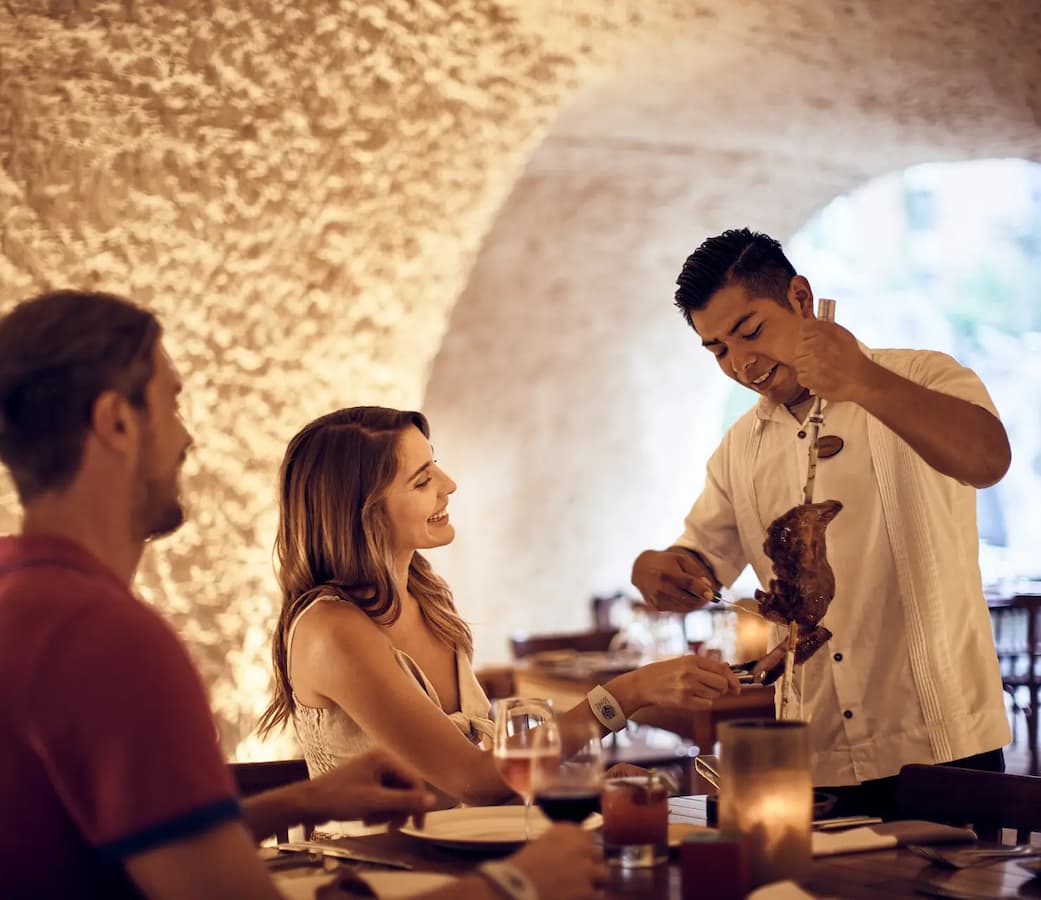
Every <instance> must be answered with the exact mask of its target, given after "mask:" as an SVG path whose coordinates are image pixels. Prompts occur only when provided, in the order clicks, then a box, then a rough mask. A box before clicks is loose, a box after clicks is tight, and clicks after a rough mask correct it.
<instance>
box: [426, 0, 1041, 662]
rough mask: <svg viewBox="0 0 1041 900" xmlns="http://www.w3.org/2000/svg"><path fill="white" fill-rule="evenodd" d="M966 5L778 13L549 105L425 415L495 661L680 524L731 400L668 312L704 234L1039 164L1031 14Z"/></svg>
mask: <svg viewBox="0 0 1041 900" xmlns="http://www.w3.org/2000/svg"><path fill="white" fill-rule="evenodd" d="M958 6H959V8H958V9H957V11H954V10H952V9H951V8H950V7H949V6H945V5H942V4H934V5H924V6H923V5H920V4H916V5H915V7H914V9H913V10H912V9H906V8H905V9H903V10H900V11H899V12H898V10H897V8H896V7H895V6H893V5H890V4H874V5H873V6H872V12H871V13H870V14H869V13H868V12H867V11H866V10H865V9H864V8H862V7H857V8H856V9H854V8H853V7H851V6H847V7H843V8H836V9H834V10H831V11H824V10H823V9H819V8H818V7H814V8H813V10H812V11H811V9H810V8H809V5H806V6H805V7H803V6H802V5H799V4H789V5H787V6H786V7H785V8H784V9H778V10H777V15H776V16H775V17H773V18H772V19H771V21H770V23H769V24H768V23H766V22H761V23H760V25H759V27H756V28H753V29H752V30H751V31H749V32H747V33H741V34H736V33H735V34H732V35H727V36H724V37H723V38H718V37H717V38H716V40H714V41H713V42H712V43H711V44H709V43H706V45H705V46H704V47H703V48H702V49H701V52H695V50H694V48H693V46H691V47H690V48H689V49H688V51H687V55H686V56H685V55H684V53H683V52H682V51H681V50H679V49H676V48H673V49H672V50H661V51H660V52H659V53H658V55H656V57H655V58H654V59H646V58H640V59H638V60H635V61H632V62H630V64H629V66H628V67H627V68H625V69H624V70H623V71H621V72H620V73H619V74H618V75H617V76H616V77H615V78H614V79H613V80H611V81H607V82H604V83H602V84H599V85H597V86H595V87H591V88H589V89H587V90H585V91H584V92H582V93H581V94H580V95H579V96H578V97H577V98H576V99H575V100H574V101H573V102H572V103H571V104H570V105H569V106H568V107H567V108H565V110H564V111H563V112H562V114H561V115H560V117H559V118H558V120H557V121H556V122H555V124H554V126H553V128H552V129H551V130H550V132H549V134H548V136H547V138H546V140H545V141H544V143H543V144H542V145H541V146H540V147H539V149H538V150H537V151H536V153H535V154H534V156H533V158H532V160H531V161H530V163H529V165H528V167H527V169H526V171H525V173H524V175H523V177H522V178H521V179H520V180H519V181H518V183H517V185H516V187H515V188H514V190H513V193H512V195H511V196H510V198H509V199H508V201H507V202H506V204H505V205H504V207H503V209H502V211H501V213H500V215H499V218H498V220H497V221H496V224H495V226H494V228H493V229H492V231H491V232H490V234H489V235H488V238H487V239H486V241H485V245H484V248H483V249H482V251H481V254H480V256H479V257H478V259H477V263H476V266H475V268H474V271H473V275H472V276H471V279H470V283H469V285H468V287H467V289H466V291H465V292H464V293H463V295H462V297H461V298H460V300H459V302H458V303H457V304H456V306H455V308H454V310H453V314H452V318H451V321H450V325H449V329H448V333H447V335H446V337H445V340H444V342H443V345H442V347H441V351H440V353H439V355H438V357H437V359H436V361H435V364H434V368H433V372H432V375H431V379H430V383H429V386H428V388H427V395H426V402H425V405H424V408H425V410H426V412H427V413H428V414H429V416H430V418H431V422H432V425H433V428H434V441H435V446H436V447H437V449H438V452H439V455H440V456H441V457H442V458H443V460H444V463H445V465H446V466H447V467H448V468H449V471H451V472H453V474H454V475H455V477H456V479H457V481H459V484H460V490H459V492H458V494H457V496H456V498H454V499H453V502H452V505H453V508H454V509H455V510H456V517H455V520H456V524H457V527H458V532H457V533H458V537H457V539H456V543H455V544H454V545H453V546H452V547H450V548H446V549H445V550H443V551H441V552H440V556H439V557H438V560H437V562H438V563H439V565H441V566H442V568H443V571H444V573H445V574H446V576H447V577H448V579H449V581H450V582H451V583H452V584H453V585H454V587H455V589H456V596H457V599H458V602H459V604H460V606H461V608H462V609H463V611H464V613H466V614H467V615H468V616H469V617H470V618H471V619H472V620H473V621H474V624H475V630H476V634H477V644H478V647H479V648H480V651H481V654H482V656H483V658H485V659H489V660H491V659H498V658H503V657H504V656H505V653H506V649H505V647H506V645H505V637H506V635H507V634H508V633H509V632H510V631H511V630H530V629H540V630H545V629H546V628H548V627H555V628H560V629H567V628H582V627H588V622H589V618H588V616H589V613H588V607H587V601H588V598H589V596H590V595H591V594H592V593H593V592H594V591H599V590H605V589H613V588H616V587H619V586H625V585H626V584H627V582H628V574H629V567H630V565H631V562H632V559H633V558H634V556H635V554H636V553H637V552H638V551H639V550H641V549H643V548H644V547H646V546H664V545H667V544H668V543H670V542H671V540H672V539H673V538H674V537H675V536H676V534H677V533H678V532H679V530H680V527H681V524H682V517H683V515H684V514H685V513H686V510H687V509H688V508H689V505H690V503H691V502H692V500H693V499H694V497H695V496H696V494H697V491H698V490H699V489H700V485H701V483H702V480H703V477H704V473H703V465H704V462H705V460H706V459H707V456H708V454H709V453H710V452H711V450H712V449H713V448H714V445H715V440H716V438H715V434H716V433H717V429H718V426H719V422H720V417H721V415H722V412H723V411H722V409H721V406H722V391H720V390H717V387H720V386H721V385H720V384H719V381H718V379H719V375H718V373H717V372H716V369H715V365H714V364H713V363H712V361H711V360H710V359H709V357H708V355H707V354H703V353H701V352H700V350H699V348H698V347H697V344H696V339H695V337H694V335H693V334H692V333H690V332H689V330H688V329H687V328H686V326H685V325H684V324H683V322H682V319H681V318H680V316H679V315H678V313H677V312H676V311H675V310H674V309H673V308H672V306H671V296H672V292H673V285H674V281H675V277H676V274H677V273H678V271H679V268H680V266H681V265H682V261H683V259H684V258H685V256H686V254H687V253H689V252H690V251H691V250H693V249H694V247H696V246H697V244H698V243H700V241H701V240H702V239H703V238H704V237H705V236H707V235H709V234H715V233H718V232H719V231H721V230H723V229H724V228H727V227H732V226H739V225H746V224H747V225H749V226H751V227H754V228H757V229H759V230H765V231H768V232H770V233H772V234H774V235H776V236H777V237H779V238H780V239H781V240H785V239H786V238H787V237H788V236H790V235H791V234H792V233H793V232H794V231H795V230H796V229H797V228H798V227H799V226H801V225H802V223H803V222H804V221H805V220H806V219H807V218H808V217H809V216H810V215H811V214H812V213H813V212H814V211H816V210H817V209H818V208H820V207H821V206H823V205H824V204H825V203H827V202H828V201H829V200H831V199H832V198H833V197H834V196H836V195H837V194H840V193H843V192H845V191H847V190H849V189H851V188H852V187H854V186H855V185H857V184H859V183H861V182H863V181H865V180H867V179H869V178H871V177H873V176H875V175H878V174H881V173H883V172H887V171H891V170H895V169H901V168H903V167H906V166H908V165H911V164H913V163H916V162H922V161H927V160H943V159H963V158H973V157H979V156H1001V155H1017V156H1022V157H1026V158H1033V159H1039V158H1041V130H1039V128H1038V122H1039V120H1041V59H1039V58H1038V56H1037V53H1036V49H1035V45H1036V43H1037V40H1036V39H1037V38H1038V37H1041V16H1039V15H1038V14H1037V13H1036V12H1032V11H1031V10H1030V9H1028V5H1027V4H1020V5H1018V6H1016V7H1014V8H1013V9H1012V10H1009V9H1007V8H1005V7H999V6H998V5H990V6H987V7H985V8H975V7H971V6H969V5H967V4H964V5H963V4H959V5H958ZM811 19H815V21H814V23H813V24H814V25H815V26H816V27H817V28H819V29H821V30H819V31H814V29H813V28H812V27H808V25H809V23H810V21H811ZM746 24H747V23H746ZM806 274H808V275H809V276H810V277H811V280H812V273H806ZM750 402H751V395H749V403H750ZM705 431H707V432H708V434H709V435H710V436H711V437H705V436H704V435H703V432H705Z"/></svg>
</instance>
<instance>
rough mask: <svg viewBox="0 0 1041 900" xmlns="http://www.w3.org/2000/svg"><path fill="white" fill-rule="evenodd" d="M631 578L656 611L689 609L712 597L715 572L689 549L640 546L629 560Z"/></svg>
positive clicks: (698, 606) (698, 607)
mask: <svg viewBox="0 0 1041 900" xmlns="http://www.w3.org/2000/svg"><path fill="white" fill-rule="evenodd" d="M632 581H633V584H634V585H635V586H636V588H637V589H638V590H639V591H640V593H641V594H643V599H644V600H645V601H647V605H648V606H650V607H651V608H652V609H656V610H658V612H691V611H692V610H695V609H701V607H703V606H704V605H705V604H706V603H708V602H709V601H710V600H711V599H712V595H713V593H714V591H715V590H716V588H717V587H718V582H717V581H716V576H715V575H713V574H712V570H711V569H710V568H709V567H708V566H706V565H705V564H704V563H703V562H702V561H701V560H700V559H699V558H698V557H697V556H696V555H695V554H694V553H692V552H691V551H690V550H683V549H681V548H679V547H670V548H669V549H668V550H644V552H643V553H641V554H640V555H639V556H638V557H636V562H634V563H633V574H632Z"/></svg>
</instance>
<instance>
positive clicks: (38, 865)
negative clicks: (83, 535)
mask: <svg viewBox="0 0 1041 900" xmlns="http://www.w3.org/2000/svg"><path fill="white" fill-rule="evenodd" d="M0 798H2V800H0V835H2V836H3V837H2V839H0V872H2V873H3V874H2V876H0V877H2V881H3V888H2V890H3V891H4V893H5V894H6V895H7V896H12V897H34V896H36V897H87V896H90V897H94V896H105V897H123V896H137V892H136V891H135V890H134V888H133V886H132V885H131V884H130V882H129V880H128V879H127V878H126V876H125V874H124V869H123V866H122V861H123V860H124V859H126V858H127V857H131V856H134V855H135V854H138V853H141V852H144V851H146V850H151V849H154V848H156V847H159V846H162V845H164V844H167V843H170V842H172V841H176V840H178V839H180V838H185V837H189V836H191V835H195V834H198V833H200V832H202V831H205V830H207V829H208V828H211V827H212V826H214V825H215V824H217V823H219V822H223V821H226V820H228V819H233V818H236V817H238V816H239V815H240V811H239V806H238V801H237V799H236V792H235V787H234V784H233V782H232V779H231V776H230V773H229V771H228V768H227V766H226V765H225V763H224V760H223V759H222V757H221V753H220V749H219V748H218V746H217V735H216V730H215V727H214V723H213V718H212V716H211V713H210V707H209V702H208V698H207V696H206V692H205V690H204V688H203V685H202V683H201V682H200V680H199V676H198V674H197V673H196V671H195V668H194V666H193V665H192V663H191V660H190V659H189V658H188V654H187V652H186V651H185V649H184V647H183V645H182V644H181V642H180V641H179V640H178V638H177V636H176V635H175V634H174V632H173V631H172V630H171V628H170V627H169V625H167V624H166V622H165V621H163V619H162V618H160V616H159V615H158V614H157V613H156V612H155V611H154V610H153V609H151V608H150V607H148V606H146V605H145V604H143V603H142V602H140V601H139V600H137V599H136V598H135V597H134V596H133V595H132V594H131V593H130V591H129V590H128V589H127V586H126V585H125V584H123V583H122V582H121V581H120V580H119V579H118V578H117V577H116V575H115V574H114V573H112V572H111V571H110V570H109V569H107V568H106V567H105V566H103V565H102V564H101V563H99V562H98V561H97V560H96V559H95V558H94V557H92V556H91V555H90V554H89V553H87V552H86V550H84V549H83V548H82V547H80V546H78V545H76V544H74V543H72V542H70V541H66V540H63V539H58V538H46V537H4V538H0ZM7 892H10V893H7Z"/></svg>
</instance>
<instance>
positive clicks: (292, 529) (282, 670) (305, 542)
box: [258, 406, 473, 737]
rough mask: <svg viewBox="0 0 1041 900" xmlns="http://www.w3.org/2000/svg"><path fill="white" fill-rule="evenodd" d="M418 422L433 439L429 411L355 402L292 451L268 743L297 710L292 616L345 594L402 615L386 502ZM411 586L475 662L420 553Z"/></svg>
mask: <svg viewBox="0 0 1041 900" xmlns="http://www.w3.org/2000/svg"><path fill="white" fill-rule="evenodd" d="M413 426H414V427H416V428H418V429H419V430H420V431H421V432H422V433H423V434H424V436H426V437H429V436H430V428H429V426H428V425H427V420H426V418H425V417H424V416H423V414H422V413H418V412H405V411H400V410H396V409H386V408H385V407H381V406H355V407H351V408H349V409H341V410H337V411H336V412H333V413H329V414H328V415H325V416H322V417H321V418H319V419H315V420H314V421H313V422H311V423H310V424H309V425H306V426H305V427H304V428H303V429H302V430H301V431H300V432H299V433H298V434H297V435H296V437H294V438H293V439H292V440H291V441H290V442H289V446H288V447H287V448H286V453H285V457H284V458H283V460H282V468H281V471H280V473H279V519H278V536H277V537H276V539H275V554H276V557H277V561H278V562H277V576H278V583H279V587H280V588H281V592H282V611H281V613H280V614H279V618H278V625H277V626H276V628H275V634H274V639H273V641H272V648H271V656H272V660H273V662H274V668H275V691H274V697H273V699H272V700H271V703H270V704H269V705H268V708H267V709H266V710H265V711H264V714H263V716H262V717H261V719H260V725H259V728H258V730H259V733H260V735H261V736H262V737H263V736H266V735H267V734H268V733H270V732H271V731H272V730H273V729H274V728H276V727H279V726H284V725H285V723H286V722H287V721H288V720H289V718H290V716H292V714H293V712H294V710H295V709H296V704H295V703H294V701H293V690H292V688H291V687H290V684H289V659H288V646H287V643H288V637H289V628H290V626H291V625H292V623H293V620H294V619H295V618H296V616H297V615H298V614H299V613H300V612H301V611H302V610H303V609H305V608H306V607H307V606H308V604H310V603H311V602H312V601H313V600H315V599H316V598H317V597H319V596H321V597H332V598H336V599H338V600H340V601H342V602H344V603H352V604H354V605H355V606H357V607H359V608H360V609H362V610H363V611H364V612H365V613H366V615H368V616H369V618H371V619H372V620H373V621H374V622H376V623H378V624H380V625H389V624H391V623H392V622H394V621H395V620H396V619H397V618H398V616H399V615H401V596H400V594H399V589H398V586H397V585H396V584H395V582H394V548H393V546H392V544H391V539H390V522H389V520H388V518H387V513H386V508H385V505H384V502H383V500H384V495H385V494H386V491H387V488H388V487H389V486H390V484H391V482H392V481H393V480H394V476H395V475H396V474H397V471H398V447H399V444H400V441H401V435H402V433H403V432H404V431H405V430H406V429H407V428H410V427H413ZM407 589H408V591H409V592H410V593H411V594H412V595H413V596H414V597H415V598H416V599H417V600H418V601H419V606H420V610H421V611H422V614H423V617H424V619H425V620H426V622H427V625H428V626H429V627H430V630H431V631H432V632H433V633H434V634H435V635H436V636H437V637H438V638H440V639H441V640H442V641H444V642H445V643H446V644H448V645H449V646H450V647H453V648H455V649H456V650H462V651H463V652H465V653H466V654H467V655H468V656H472V654H473V638H472V636H471V633H470V629H469V628H468V627H467V625H466V623H465V622H464V621H463V620H462V619H461V618H460V617H459V614H458V613H457V612H456V609H455V604H454V603H453V602H452V593H451V591H450V590H449V589H448V585H447V584H445V582H444V580H443V579H441V578H440V577H439V576H437V575H435V574H434V571H433V569H432V568H431V566H430V563H429V562H427V561H426V559H424V558H423V557H422V556H421V555H420V554H419V553H414V554H413V555H412V562H411V564H410V565H409V572H408V586H407Z"/></svg>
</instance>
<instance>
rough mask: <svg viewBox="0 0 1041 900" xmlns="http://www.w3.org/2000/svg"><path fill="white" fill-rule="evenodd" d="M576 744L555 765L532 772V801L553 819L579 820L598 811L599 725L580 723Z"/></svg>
mask: <svg viewBox="0 0 1041 900" xmlns="http://www.w3.org/2000/svg"><path fill="white" fill-rule="evenodd" d="M569 737H570V738H572V739H575V736H574V735H573V734H569ZM536 743H538V742H537V741H536ZM577 743H578V749H577V750H576V751H575V752H574V753H572V754H571V755H570V756H568V757H567V759H565V760H562V761H561V762H560V763H559V764H558V765H557V766H543V767H540V768H539V769H538V770H536V772H535V778H534V785H533V787H534V791H535V803H537V804H538V807H539V809H541V810H542V812H543V813H545V814H546V816H548V817H549V818H550V819H552V820H553V821H554V822H575V823H581V822H584V821H585V820H586V819H587V818H589V816H590V815H592V814H593V813H595V812H599V810H600V791H601V788H602V786H603V779H604V745H603V741H602V738H601V736H600V728H599V726H595V725H593V724H592V723H588V727H586V726H582V727H581V729H580V731H579V734H578V735H577Z"/></svg>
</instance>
